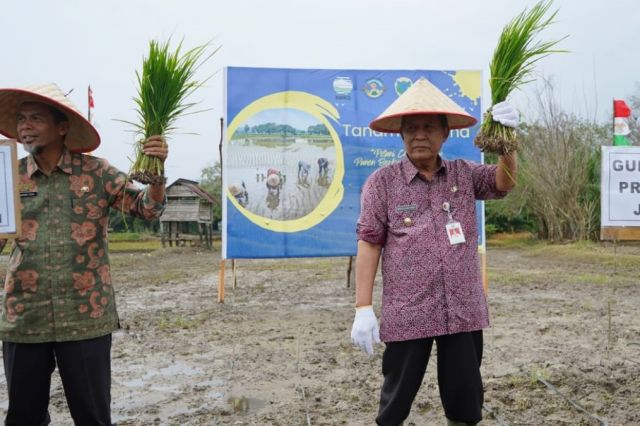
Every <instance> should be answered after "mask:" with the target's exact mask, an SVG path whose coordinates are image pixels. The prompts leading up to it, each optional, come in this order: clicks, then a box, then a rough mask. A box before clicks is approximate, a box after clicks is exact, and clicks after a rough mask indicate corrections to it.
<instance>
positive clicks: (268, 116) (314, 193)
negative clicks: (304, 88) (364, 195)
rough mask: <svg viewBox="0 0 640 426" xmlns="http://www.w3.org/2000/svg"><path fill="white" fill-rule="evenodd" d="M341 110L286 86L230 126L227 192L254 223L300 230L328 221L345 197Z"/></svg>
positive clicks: (294, 230)
mask: <svg viewBox="0 0 640 426" xmlns="http://www.w3.org/2000/svg"><path fill="white" fill-rule="evenodd" d="M337 118H338V112H337V110H335V108H334V107H333V106H332V105H331V104H330V103H328V102H326V101H324V100H323V99H321V98H319V97H317V96H314V95H311V94H308V93H304V92H280V93H275V94H273V95H269V96H266V97H264V98H261V99H258V100H256V101H254V102H253V103H251V104H249V105H248V106H246V107H245V108H244V109H243V110H242V111H240V113H239V114H238V115H237V116H236V117H235V118H234V120H233V121H232V123H231V124H230V125H229V128H228V136H227V146H226V160H225V161H226V162H225V170H226V186H227V188H226V189H227V198H228V199H229V201H230V202H231V203H232V204H233V205H234V206H235V207H236V208H238V210H239V211H240V212H241V213H242V214H243V215H245V216H246V217H247V218H248V219H250V220H251V221H252V222H253V223H255V224H257V225H259V226H261V227H263V228H266V229H270V230H273V231H277V232H296V231H301V230H304V229H308V228H310V227H312V226H315V225H317V224H318V223H320V222H322V220H324V219H325V218H326V217H327V216H329V214H330V213H331V212H332V211H333V210H335V208H336V207H337V206H338V205H339V204H340V201H342V196H343V187H342V178H343V176H344V163H343V155H342V145H341V143H340V139H339V136H338V134H337V133H336V132H335V130H334V128H333V126H332V125H331V123H330V121H329V119H333V120H337Z"/></svg>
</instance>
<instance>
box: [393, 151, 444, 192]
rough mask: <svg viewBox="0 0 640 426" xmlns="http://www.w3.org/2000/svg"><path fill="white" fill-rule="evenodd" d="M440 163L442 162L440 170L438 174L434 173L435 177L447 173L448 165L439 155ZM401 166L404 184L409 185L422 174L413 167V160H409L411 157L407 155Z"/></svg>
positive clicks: (437, 171)
mask: <svg viewBox="0 0 640 426" xmlns="http://www.w3.org/2000/svg"><path fill="white" fill-rule="evenodd" d="M438 161H439V162H440V167H438V170H436V172H435V173H434V176H435V175H438V174H446V173H447V163H446V162H445V161H444V159H443V158H442V156H441V155H438ZM401 164H402V172H403V178H404V183H405V184H407V185H409V184H410V183H411V181H412V180H413V179H414V178H415V177H416V176H418V175H419V174H420V172H419V171H418V169H417V168H416V166H414V165H413V163H412V162H411V160H409V157H407V156H406V155H405V156H404V157H403V158H402V160H401Z"/></svg>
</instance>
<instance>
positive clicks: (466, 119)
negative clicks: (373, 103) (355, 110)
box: [369, 77, 478, 133]
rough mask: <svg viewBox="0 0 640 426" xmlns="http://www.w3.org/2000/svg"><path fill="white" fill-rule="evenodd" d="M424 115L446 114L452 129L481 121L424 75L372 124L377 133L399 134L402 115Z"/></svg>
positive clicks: (469, 125)
mask: <svg viewBox="0 0 640 426" xmlns="http://www.w3.org/2000/svg"><path fill="white" fill-rule="evenodd" d="M424 114H437V115H440V114H444V115H446V116H447V121H448V123H449V129H463V128H465V127H471V126H473V125H474V124H476V123H477V122H478V120H476V119H475V118H474V117H472V116H471V115H469V114H468V113H467V112H466V111H465V110H464V109H462V108H461V107H460V106H459V105H458V104H456V103H455V102H454V101H453V100H451V98H449V97H448V96H447V95H445V94H444V93H442V92H441V91H440V89H438V88H437V87H436V86H434V85H433V84H431V82H429V80H427V79H426V78H424V77H423V78H421V79H419V80H418V81H416V82H415V83H413V84H412V85H411V87H409V88H408V89H407V90H406V91H405V92H404V93H403V94H402V95H401V96H400V97H399V98H398V99H396V100H395V101H394V102H393V103H392V104H391V105H389V107H388V108H387V109H386V110H384V112H383V113H382V114H380V115H379V116H378V118H376V119H375V120H373V121H372V122H371V123H370V124H369V127H370V128H371V129H373V130H376V131H378V132H385V133H400V126H401V124H402V117H403V116H406V115H424Z"/></svg>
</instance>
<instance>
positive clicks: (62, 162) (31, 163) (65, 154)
mask: <svg viewBox="0 0 640 426" xmlns="http://www.w3.org/2000/svg"><path fill="white" fill-rule="evenodd" d="M72 161H73V156H72V154H71V152H69V150H68V149H67V148H66V147H64V148H63V151H62V155H61V156H60V159H59V160H58V168H59V169H60V170H61V171H63V172H64V173H66V174H68V175H70V174H72V173H73V168H72V165H73V164H72ZM38 170H40V168H39V167H38V163H37V162H36V159H35V158H34V157H33V154H29V156H28V157H27V174H28V175H29V178H31V177H33V174H34V173H35V172H36V171H38Z"/></svg>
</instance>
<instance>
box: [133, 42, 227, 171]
mask: <svg viewBox="0 0 640 426" xmlns="http://www.w3.org/2000/svg"><path fill="white" fill-rule="evenodd" d="M169 44H170V40H168V41H166V42H164V43H160V42H158V41H155V40H152V41H151V42H150V43H149V53H148V55H147V57H145V58H144V59H143V62H142V71H141V72H138V71H136V78H137V82H138V93H137V96H136V97H135V98H134V101H135V103H136V106H137V108H136V112H137V115H138V119H139V122H138V123H129V124H132V125H133V126H134V127H135V128H136V131H137V133H139V134H140V136H141V137H140V139H139V140H138V141H137V142H136V144H135V160H134V162H133V165H132V167H131V170H130V177H131V178H132V179H135V180H137V181H139V182H141V183H145V184H148V183H162V182H164V180H165V179H164V166H163V164H162V162H161V161H160V160H159V159H158V158H156V157H150V156H147V155H145V154H144V153H143V151H142V147H143V145H144V143H145V141H146V140H147V138H148V137H150V136H153V135H163V136H165V137H167V136H168V135H169V134H170V133H172V132H173V131H174V130H175V129H176V128H175V122H176V120H177V119H178V118H179V117H180V116H182V115H185V114H187V113H193V111H190V110H191V109H192V108H193V107H194V106H195V105H196V103H195V102H189V101H187V98H188V97H189V96H190V95H192V94H193V92H195V91H196V90H197V89H198V88H199V87H201V86H202V85H203V84H204V83H205V82H206V80H204V81H198V80H196V79H195V73H196V71H197V70H198V68H199V67H200V66H201V65H202V64H203V63H204V62H206V61H207V60H208V59H209V58H211V56H213V54H214V53H216V52H217V50H218V49H216V50H215V51H213V52H212V53H210V54H208V55H206V53H207V50H208V47H209V44H204V45H201V46H197V47H194V48H193V49H190V50H187V51H186V52H183V49H182V42H180V43H179V44H178V46H177V47H176V49H175V50H171V48H170V46H169Z"/></svg>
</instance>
